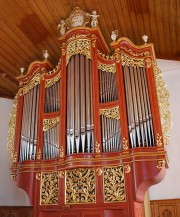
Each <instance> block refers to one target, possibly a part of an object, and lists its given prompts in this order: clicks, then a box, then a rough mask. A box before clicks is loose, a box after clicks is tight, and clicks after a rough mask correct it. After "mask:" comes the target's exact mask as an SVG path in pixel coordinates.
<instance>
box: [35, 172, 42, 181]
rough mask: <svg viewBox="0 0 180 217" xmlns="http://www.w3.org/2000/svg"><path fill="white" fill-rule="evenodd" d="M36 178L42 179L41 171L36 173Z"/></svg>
mask: <svg viewBox="0 0 180 217" xmlns="http://www.w3.org/2000/svg"><path fill="white" fill-rule="evenodd" d="M36 180H37V181H40V180H41V173H36Z"/></svg>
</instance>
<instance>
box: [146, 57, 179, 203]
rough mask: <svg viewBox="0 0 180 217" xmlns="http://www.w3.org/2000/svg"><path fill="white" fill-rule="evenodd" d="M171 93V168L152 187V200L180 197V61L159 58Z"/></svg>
mask: <svg viewBox="0 0 180 217" xmlns="http://www.w3.org/2000/svg"><path fill="white" fill-rule="evenodd" d="M158 65H159V67H160V69H161V70H162V73H163V78H164V80H165V82H166V84H167V89H168V91H169V94H170V100H169V101H170V104H171V108H170V110H171V112H172V121H173V126H172V130H171V139H170V143H169V145H168V146H167V152H168V158H169V169H168V170H167V174H166V176H165V178H164V180H163V181H162V182H161V183H159V184H157V185H154V186H152V187H151V188H150V190H149V194H150V199H151V200H160V199H174V198H180V61H167V60H158Z"/></svg>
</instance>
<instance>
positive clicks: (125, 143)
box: [122, 138, 128, 150]
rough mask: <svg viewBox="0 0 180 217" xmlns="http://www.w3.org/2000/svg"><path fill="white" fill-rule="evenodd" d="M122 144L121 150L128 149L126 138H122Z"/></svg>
mask: <svg viewBox="0 0 180 217" xmlns="http://www.w3.org/2000/svg"><path fill="white" fill-rule="evenodd" d="M122 144H123V149H124V150H127V149H128V140H127V139H126V138H123V142H122Z"/></svg>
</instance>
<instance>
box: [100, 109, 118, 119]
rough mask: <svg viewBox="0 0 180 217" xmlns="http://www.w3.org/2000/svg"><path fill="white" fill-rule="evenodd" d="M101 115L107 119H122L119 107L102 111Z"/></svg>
mask: <svg viewBox="0 0 180 217" xmlns="http://www.w3.org/2000/svg"><path fill="white" fill-rule="evenodd" d="M100 115H104V116H105V117H106V118H113V119H116V120H119V119H120V114H119V106H116V107H113V108H107V109H100Z"/></svg>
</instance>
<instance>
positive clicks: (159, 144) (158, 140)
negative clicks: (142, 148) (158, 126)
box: [156, 133, 163, 147]
mask: <svg viewBox="0 0 180 217" xmlns="http://www.w3.org/2000/svg"><path fill="white" fill-rule="evenodd" d="M156 144H157V146H158V147H161V146H162V144H163V143H162V136H161V135H160V134H159V133H157V135H156Z"/></svg>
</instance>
